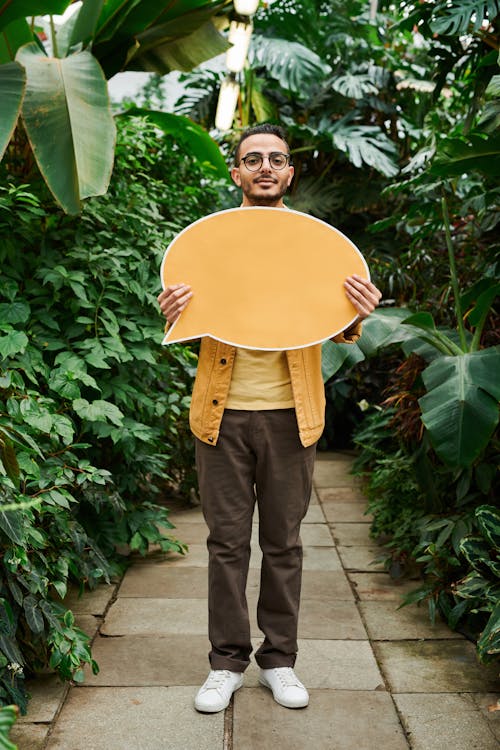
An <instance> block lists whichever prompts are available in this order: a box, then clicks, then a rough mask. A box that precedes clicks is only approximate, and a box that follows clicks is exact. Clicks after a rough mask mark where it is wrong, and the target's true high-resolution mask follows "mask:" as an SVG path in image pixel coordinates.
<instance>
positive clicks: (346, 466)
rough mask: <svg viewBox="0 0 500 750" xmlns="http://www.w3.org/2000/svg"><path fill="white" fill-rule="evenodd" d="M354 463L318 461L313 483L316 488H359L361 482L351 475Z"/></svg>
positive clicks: (348, 461)
mask: <svg viewBox="0 0 500 750" xmlns="http://www.w3.org/2000/svg"><path fill="white" fill-rule="evenodd" d="M351 467H352V461H350V460H347V461H340V460H339V461H316V463H315V465H314V473H313V483H314V486H315V488H316V489H317V490H318V489H321V488H324V487H359V486H360V480H359V479H358V478H357V477H353V476H352V475H351V474H349V471H350V470H351Z"/></svg>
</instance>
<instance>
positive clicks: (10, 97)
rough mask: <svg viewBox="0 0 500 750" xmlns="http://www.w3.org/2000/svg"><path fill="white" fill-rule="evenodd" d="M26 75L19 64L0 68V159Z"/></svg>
mask: <svg viewBox="0 0 500 750" xmlns="http://www.w3.org/2000/svg"><path fill="white" fill-rule="evenodd" d="M25 86H26V75H25V72H24V70H23V68H22V67H21V66H20V65H19V63H16V62H12V63H6V64H5V65H1V66H0V101H1V102H2V119H0V159H2V156H3V155H4V152H5V149H6V148H7V145H8V143H9V141H10V139H11V137H12V133H13V132H14V128H15V127H16V123H17V118H18V116H19V111H20V109H21V103H22V101H23V96H24V89H25Z"/></svg>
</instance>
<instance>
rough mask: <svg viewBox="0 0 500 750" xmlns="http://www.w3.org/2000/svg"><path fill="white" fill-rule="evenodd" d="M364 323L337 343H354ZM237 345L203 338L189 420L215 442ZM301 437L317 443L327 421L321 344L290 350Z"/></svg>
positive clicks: (305, 441)
mask: <svg viewBox="0 0 500 750" xmlns="http://www.w3.org/2000/svg"><path fill="white" fill-rule="evenodd" d="M360 334H361V325H357V326H354V327H353V328H352V329H350V330H349V331H344V333H342V334H340V335H339V336H336V337H335V339H334V341H335V342H336V343H345V344H353V343H354V342H355V341H357V340H358V338H359V336H360ZM235 354H236V348H235V347H234V346H230V345H229V344H223V343H222V342H220V341H215V340H214V339H211V338H209V337H205V338H203V339H202V341H201V347H200V356H199V362H198V371H197V373H196V380H195V383H194V387H193V396H192V400H191V409H190V412H189V423H190V426H191V430H192V431H193V433H194V435H196V437H197V438H199V439H200V440H202V441H203V442H204V443H208V444H209V445H215V444H216V443H217V439H218V437H219V429H220V424H221V421H222V415H223V413H224V407H225V404H226V399H227V395H228V393H229V385H230V383H231V374H232V371H233V364H234V357H235ZM286 356H287V360H288V367H289V370H290V379H291V382H292V392H293V398H294V401H295V413H296V415H297V424H298V426H299V435H300V441H301V443H302V445H303V446H304V447H307V446H308V445H312V444H313V443H315V442H316V441H317V440H318V439H319V437H320V435H321V433H322V432H323V427H324V425H325V390H324V387H323V377H322V374H321V344H316V345H314V346H310V347H307V348H306V349H291V350H290V351H287V352H286Z"/></svg>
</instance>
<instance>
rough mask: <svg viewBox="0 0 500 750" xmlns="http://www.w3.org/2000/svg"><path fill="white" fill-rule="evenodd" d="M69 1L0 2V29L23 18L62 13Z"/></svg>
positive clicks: (5, 0)
mask: <svg viewBox="0 0 500 750" xmlns="http://www.w3.org/2000/svg"><path fill="white" fill-rule="evenodd" d="M70 2H71V0H15V1H14V2H9V1H8V0H3V2H0V29H3V28H5V26H7V24H9V23H11V21H16V20H17V19H18V18H24V17H25V16H42V15H45V14H52V13H64V11H65V10H66V8H67V7H68V5H69V4H70Z"/></svg>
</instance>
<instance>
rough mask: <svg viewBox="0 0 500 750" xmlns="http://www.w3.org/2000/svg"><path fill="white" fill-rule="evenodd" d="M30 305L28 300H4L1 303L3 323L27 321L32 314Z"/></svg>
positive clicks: (0, 316)
mask: <svg viewBox="0 0 500 750" xmlns="http://www.w3.org/2000/svg"><path fill="white" fill-rule="evenodd" d="M30 312H31V309H30V306H29V305H28V303H27V302H20V301H18V302H2V303H0V320H1V321H2V323H10V324H11V325H15V324H16V323H26V321H27V320H28V318H29V316H30Z"/></svg>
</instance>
